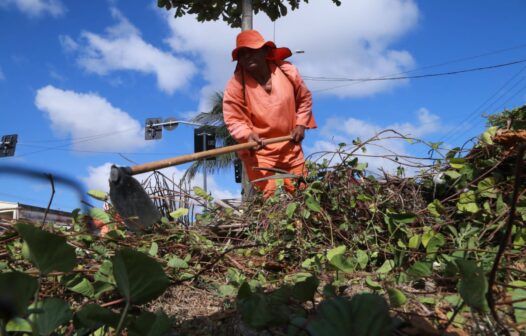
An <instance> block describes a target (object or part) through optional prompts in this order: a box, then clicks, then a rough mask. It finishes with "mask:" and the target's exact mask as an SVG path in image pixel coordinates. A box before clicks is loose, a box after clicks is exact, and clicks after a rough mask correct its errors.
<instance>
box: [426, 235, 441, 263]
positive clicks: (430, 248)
mask: <svg viewBox="0 0 526 336" xmlns="http://www.w3.org/2000/svg"><path fill="white" fill-rule="evenodd" d="M445 243H446V238H444V235H443V234H441V233H437V234H435V235H433V236H432V237H431V239H429V242H428V243H427V246H426V252H427V256H428V257H430V258H434V257H435V255H434V254H435V253H436V252H437V251H438V249H439V248H440V247H442V246H444V244H445Z"/></svg>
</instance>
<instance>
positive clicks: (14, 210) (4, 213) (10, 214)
mask: <svg viewBox="0 0 526 336" xmlns="http://www.w3.org/2000/svg"><path fill="white" fill-rule="evenodd" d="M45 213H46V208H41V207H37V206H33V205H27V204H21V203H13V202H3V201H0V220H4V221H17V220H21V221H26V222H27V221H29V222H34V223H42V221H43V220H44V215H45ZM46 223H55V224H58V225H71V224H72V223H73V219H72V216H71V213H70V212H66V211H60V210H53V209H49V211H48V213H47V216H46Z"/></svg>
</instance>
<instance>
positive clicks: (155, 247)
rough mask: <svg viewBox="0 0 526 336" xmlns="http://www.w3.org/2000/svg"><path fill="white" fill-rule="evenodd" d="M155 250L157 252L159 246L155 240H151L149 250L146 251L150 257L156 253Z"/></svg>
mask: <svg viewBox="0 0 526 336" xmlns="http://www.w3.org/2000/svg"><path fill="white" fill-rule="evenodd" d="M157 252H159V246H158V245H157V243H156V242H152V245H151V246H150V250H149V251H148V254H149V255H151V256H152V257H155V256H156V255H157Z"/></svg>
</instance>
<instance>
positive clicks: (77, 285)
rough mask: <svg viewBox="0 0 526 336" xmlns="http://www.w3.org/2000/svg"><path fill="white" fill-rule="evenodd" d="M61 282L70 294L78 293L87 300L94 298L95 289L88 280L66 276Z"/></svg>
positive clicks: (79, 276)
mask: <svg viewBox="0 0 526 336" xmlns="http://www.w3.org/2000/svg"><path fill="white" fill-rule="evenodd" d="M61 282H62V283H63V284H64V286H66V288H67V289H69V290H70V291H72V292H75V293H79V294H81V295H84V296H86V297H88V298H92V297H93V296H95V288H93V285H92V284H91V282H89V280H88V279H86V278H84V277H82V276H81V275H78V274H71V275H66V276H64V277H63V278H62V280H61Z"/></svg>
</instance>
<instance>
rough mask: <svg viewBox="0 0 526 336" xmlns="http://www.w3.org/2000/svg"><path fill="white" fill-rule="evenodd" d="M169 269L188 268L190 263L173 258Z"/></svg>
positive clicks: (169, 263)
mask: <svg viewBox="0 0 526 336" xmlns="http://www.w3.org/2000/svg"><path fill="white" fill-rule="evenodd" d="M168 267H171V268H188V263H187V262H186V261H184V260H183V259H181V258H179V257H176V256H174V257H171V258H170V260H169V261H168Z"/></svg>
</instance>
